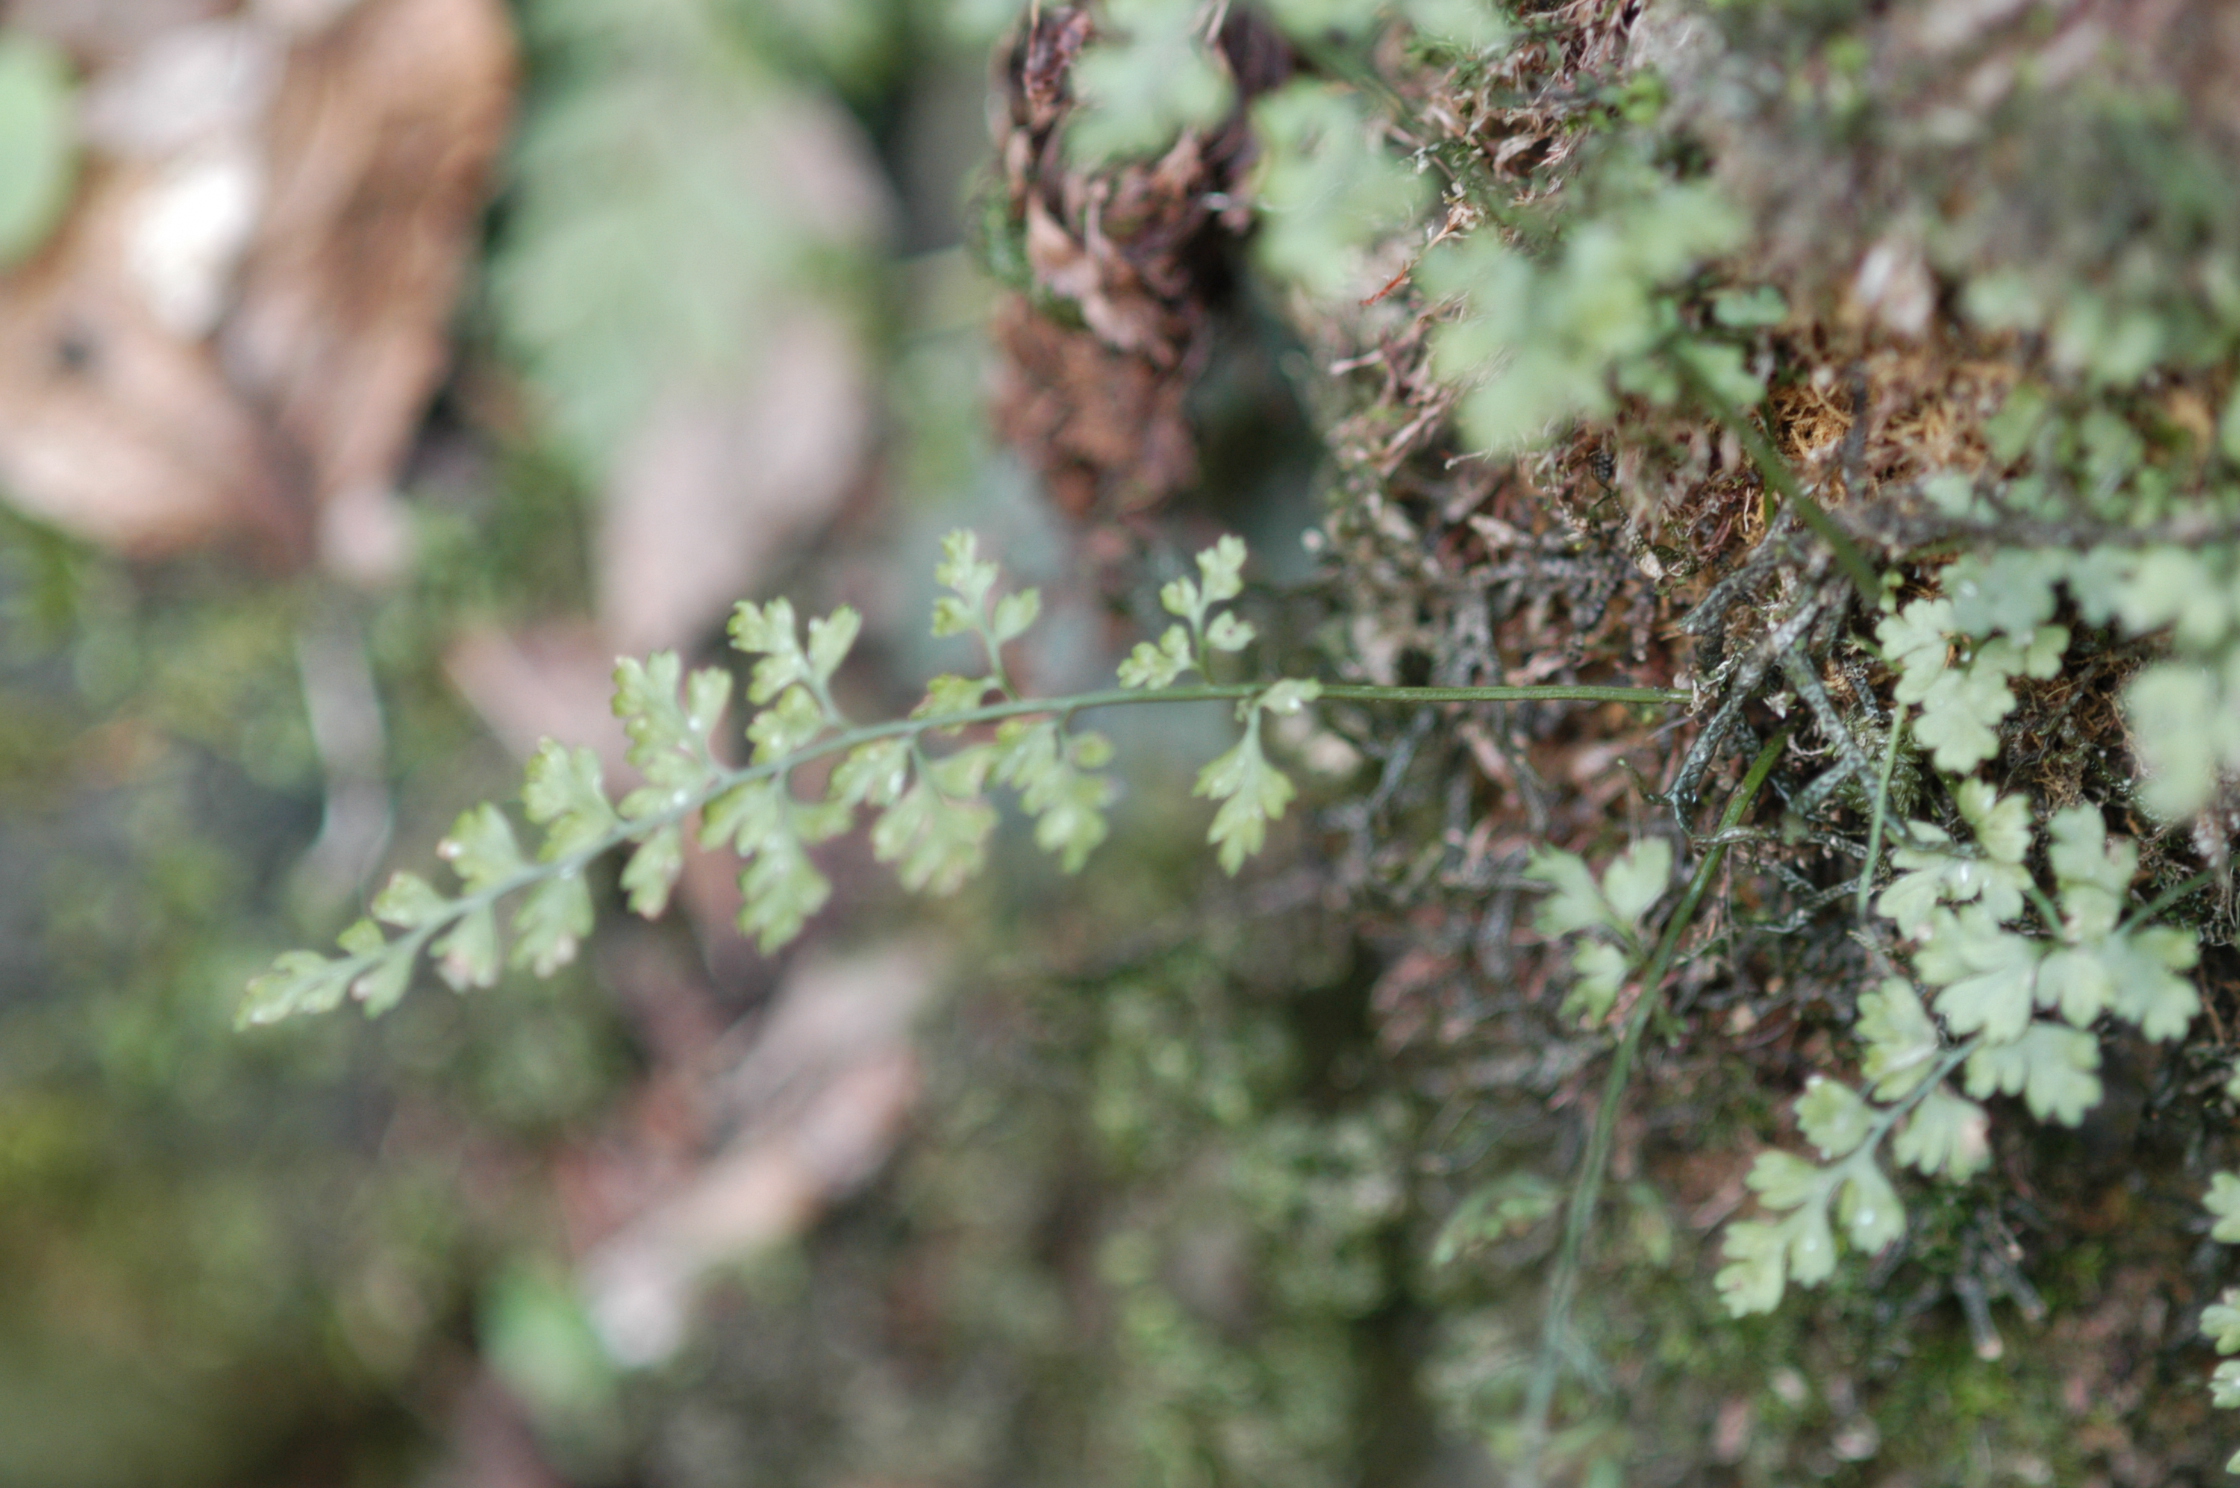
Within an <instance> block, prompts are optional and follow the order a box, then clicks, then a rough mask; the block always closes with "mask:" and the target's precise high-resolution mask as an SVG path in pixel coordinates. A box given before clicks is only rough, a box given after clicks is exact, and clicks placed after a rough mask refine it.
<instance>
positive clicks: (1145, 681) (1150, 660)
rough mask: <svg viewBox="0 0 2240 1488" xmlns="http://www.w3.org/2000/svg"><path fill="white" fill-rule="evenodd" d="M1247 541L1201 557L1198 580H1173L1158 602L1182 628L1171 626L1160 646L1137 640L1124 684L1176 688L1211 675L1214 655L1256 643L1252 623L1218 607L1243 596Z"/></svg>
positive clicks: (1229, 540)
mask: <svg viewBox="0 0 2240 1488" xmlns="http://www.w3.org/2000/svg"><path fill="white" fill-rule="evenodd" d="M1244 556H1245V554H1244V542H1243V540H1242V539H1241V538H1235V537H1225V538H1223V539H1221V541H1219V542H1217V543H1215V544H1214V545H1213V546H1212V547H1210V548H1208V549H1206V550H1205V551H1204V552H1203V553H1200V554H1199V555H1198V577H1197V578H1195V579H1191V578H1180V579H1173V580H1170V581H1169V582H1168V583H1166V584H1165V585H1164V586H1162V587H1161V588H1160V590H1159V603H1160V605H1161V606H1162V607H1164V608H1165V610H1166V612H1167V613H1168V614H1170V615H1177V616H1180V617H1181V620H1182V623H1181V624H1179V625H1170V626H1168V627H1167V629H1166V632H1165V633H1164V634H1163V635H1161V636H1160V637H1159V640H1158V642H1157V643H1156V644H1154V643H1152V642H1150V641H1138V642H1137V643H1136V648H1135V650H1134V651H1133V652H1132V653H1131V654H1130V655H1129V656H1128V659H1127V660H1125V661H1123V662H1121V663H1120V685H1121V686H1122V687H1141V688H1147V689H1150V690H1153V691H1157V690H1158V689H1161V688H1166V687H1172V686H1174V684H1175V683H1176V682H1178V681H1179V680H1181V679H1182V677H1183V676H1184V675H1186V674H1187V673H1190V672H1196V673H1198V674H1199V675H1200V676H1204V675H1205V674H1206V668H1207V666H1208V665H1209V664H1210V663H1211V660H1212V653H1213V652H1216V651H1221V652H1236V651H1242V650H1243V649H1244V648H1245V647H1247V646H1249V645H1251V644H1252V642H1253V639H1254V637H1253V629H1252V625H1251V622H1249V621H1246V620H1240V619H1238V618H1237V617H1236V615H1235V614H1233V613H1231V612H1229V611H1227V610H1223V611H1221V612H1219V613H1214V611H1213V606H1215V605H1217V604H1225V603H1227V602H1228V601H1230V600H1232V599H1235V598H1236V597H1237V596H1238V595H1240V594H1242V593H1244Z"/></svg>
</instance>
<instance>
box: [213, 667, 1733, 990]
mask: <svg viewBox="0 0 2240 1488" xmlns="http://www.w3.org/2000/svg"><path fill="white" fill-rule="evenodd" d="M1267 686H1268V684H1266V683H1259V682H1236V683H1220V684H1209V685H1205V686H1198V687H1167V688H1160V689H1156V690H1142V689H1129V688H1110V689H1107V690H1104V691H1101V692H1084V693H1076V694H1074V695H1073V696H1071V697H1055V698H1007V699H1005V700H1004V701H1003V702H1000V703H990V704H988V705H987V706H985V707H980V708H968V709H965V710H964V711H962V712H957V713H942V714H937V715H934V716H931V717H924V718H897V719H891V720H889V721H887V722H885V723H876V724H865V725H861V726H859V727H855V728H847V729H843V730H841V731H840V732H838V733H834V734H828V735H826V736H825V737H824V738H821V739H817V740H814V741H813V742H811V743H808V744H805V745H803V746H802V747H801V748H799V749H796V750H793V751H792V752H791V753H788V754H785V755H782V756H780V757H779V758H777V759H774V760H766V761H763V762H762V763H759V764H750V765H741V766H738V767H735V768H725V767H722V766H715V765H713V762H712V761H711V762H710V764H711V766H712V767H711V768H710V770H709V773H708V776H707V778H706V779H705V780H703V781H702V782H701V783H700V785H699V786H698V787H697V788H695V789H692V790H689V791H684V792H682V793H680V794H679V795H678V797H677V798H676V800H675V801H674V803H673V804H671V805H669V806H667V807H665V808H663V809H662V810H660V811H657V812H651V813H649V814H647V815H644V816H638V817H632V818H630V819H628V820H626V821H618V822H616V824H615V825H614V827H613V828H612V829H610V830H609V831H607V832H606V833H604V834H602V835H601V836H599V837H598V838H595V839H594V840H592V841H590V842H587V843H585V844H584V845H583V846H582V847H580V848H578V849H576V850H575V851H574V852H571V853H566V854H564V855H562V856H560V857H557V858H551V859H547V860H545V861H542V862H537V863H531V864H527V865H525V866H523V867H522V868H521V869H520V870H519V871H518V872H515V873H511V874H508V875H507V876H506V877H504V878H502V879H499V880H497V881H496V882H494V883H490V884H486V885H484V886H483V887H482V888H480V889H477V890H475V891H474V892H473V893H469V894H463V895H461V896H460V897H458V898H456V899H451V900H447V901H445V903H444V906H443V912H442V913H441V914H438V915H434V916H431V917H430V918H428V919H426V920H424V921H422V922H421V923H419V924H417V925H414V926H412V927H410V929H409V930H408V931H407V932H406V933H405V934H404V935H401V936H399V937H398V938H397V939H395V940H392V941H390V942H389V943H388V944H387V945H386V946H384V947H383V948H382V949H381V950H379V951H375V952H371V953H368V954H363V955H355V956H349V957H345V958H343V959H342V960H340V961H339V962H337V963H336V970H337V972H338V974H339V975H341V976H343V977H344V978H346V979H347V980H350V981H355V980H356V979H357V978H358V977H359V976H361V975H362V974H364V973H365V972H367V971H370V970H371V969H372V968H373V967H375V966H377V965H379V964H381V963H382V962H385V961H387V960H389V959H391V958H392V957H393V956H398V955H405V956H417V955H418V954H419V953H420V951H421V950H422V948H424V947H425V946H426V945H427V944H428V943H429V942H430V941H431V940H433V939H434V938H435V937H436V936H437V935H438V934H440V933H441V932H442V931H444V930H445V929H447V928H449V927H450V926H452V925H455V924H457V923H458V922H459V921H460V920H462V919H464V918H466V917H467V916H468V915H470V914H473V913H475V912H476V911H477V910H481V909H486V908H489V907H490V906H492V905H495V904H496V903H497V902H498V901H499V900H501V899H504V898H505V897H507V896H508V895H510V894H517V893H519V892H521V891H522V890H523V889H527V888H530V887H532V886H534V885H536V884H539V883H542V882H544V881H545V880H546V879H549V878H557V877H561V876H563V875H566V874H570V873H580V872H582V871H583V870H584V869H585V868H588V867H589V866H590V865H591V864H592V863H593V862H594V861H596V860H597V859H599V858H601V857H603V856H605V855H606V854H607V853H610V852H612V851H614V850H615V849H616V848H618V847H621V846H623V845H625V844H626V843H632V842H643V841H645V840H646V839H647V838H650V837H652V836H653V835H654V834H655V833H656V832H659V831H662V830H663V829H665V828H668V827H674V826H679V825H681V824H682V823H683V822H684V821H685V820H686V819H688V818H689V817H690V816H691V815H692V814H693V813H694V812H696V811H699V810H700V809H701V808H702V807H704V806H706V805H707V804H708V803H709V802H711V801H713V800H714V799H715V798H716V797H718V796H720V795H722V794H723V793H724V792H725V791H728V790H731V789H733V788H735V787H737V786H741V785H747V784H751V783H754V782H756V781H761V780H767V779H770V778H771V777H773V776H777V777H783V776H784V775H786V774H787V773H788V772H790V771H792V770H795V769H798V768H799V767H801V766H802V765H805V764H808V763H809V762H810V761H812V760H817V759H822V758H825V757H826V756H829V755H834V754H844V753H846V752H848V751H849V750H852V749H856V748H859V747H861V746H862V745H865V744H874V743H877V742H879V741H881V740H883V739H893V738H906V739H908V740H910V741H911V743H912V746H913V748H915V746H916V744H917V742H918V740H919V739H921V738H922V737H923V736H924V735H925V734H927V733H929V732H931V731H933V730H935V729H959V728H968V727H971V726H972V725H975V724H986V723H1000V722H1002V721H1004V720H1005V719H1010V718H1022V717H1032V716H1035V715H1039V714H1057V715H1060V716H1062V717H1070V716H1071V715H1072V714H1074V713H1078V712H1081V711H1083V710H1085V709H1090V708H1119V707H1133V706H1138V705H1141V704H1146V703H1214V702H1242V701H1244V700H1245V699H1247V698H1252V697H1257V696H1259V695H1260V694H1261V693H1262V692H1264V691H1266V690H1267ZM820 691H821V689H820ZM1319 697H1320V698H1321V699H1322V700H1325V701H1331V702H1360V703H1402V704H1409V703H1412V704H1419V705H1420V704H1426V703H1634V704H1642V705H1649V706H1657V705H1665V706H1669V705H1672V704H1678V703H1685V702H1688V701H1689V700H1690V695H1689V694H1687V693H1685V692H1674V691H1671V690H1669V689H1665V688H1656V687H1599V686H1565V685H1560V684H1559V685H1550V686H1528V687H1377V686H1370V685H1364V684H1355V683H1331V684H1326V685H1324V686H1323V687H1322V689H1321V692H1320V694H1319ZM821 701H824V702H825V706H826V716H827V717H836V716H838V715H837V710H835V709H833V708H832V707H831V705H830V703H829V700H821ZM1257 718H1258V715H1257V714H1255V715H1254V720H1255V723H1256V722H1257ZM921 763H922V760H921ZM246 1017H247V1010H246V1009H245V1010H244V1012H243V1018H244V1019H246Z"/></svg>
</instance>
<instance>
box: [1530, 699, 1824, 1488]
mask: <svg viewBox="0 0 2240 1488" xmlns="http://www.w3.org/2000/svg"><path fill="white" fill-rule="evenodd" d="M1788 743H1789V735H1788V733H1787V732H1786V731H1784V732H1782V733H1779V734H1776V735H1774V737H1773V739H1772V741H1771V742H1770V743H1768V744H1767V745H1766V747H1765V748H1764V749H1761V750H1760V751H1758V757H1757V759H1756V760H1754V761H1752V762H1751V765H1750V771H1749V773H1748V774H1746V775H1744V776H1743V777H1742V784H1741V785H1740V786H1738V787H1736V789H1735V793H1734V795H1733V796H1732V797H1730V798H1729V799H1728V801H1727V809H1726V810H1725V812H1723V813H1722V814H1721V815H1720V818H1719V826H1718V830H1717V831H1716V832H1714V833H1713V835H1712V839H1711V843H1710V845H1709V846H1708V847H1706V848H1705V849H1704V853H1703V860H1702V861H1701V862H1699V863H1698V864H1696V871H1695V873H1694V875H1693V876H1692V877H1690V878H1689V880H1688V887H1687V891H1686V892H1685V893H1683V894H1682V895H1681V896H1680V903H1679V906H1678V907H1677V908H1676V909H1674V910H1673V912H1672V918H1671V919H1669V920H1667V921H1666V922H1665V927H1664V934H1663V935H1662V936H1661V937H1660V938H1659V939H1658V941H1657V948H1656V951H1655V953H1654V954H1652V955H1651V956H1650V958H1649V964H1648V965H1647V966H1646V967H1644V968H1643V970H1642V973H1641V995H1640V996H1639V998H1637V999H1636V1000H1635V1002H1634V1005H1633V1009H1632V1011H1631V1012H1630V1013H1628V1014H1627V1016H1626V1026H1625V1031H1624V1032H1623V1033H1622V1034H1621V1035H1620V1036H1619V1039H1618V1047H1617V1051H1616V1053H1614V1054H1613V1055H1612V1056H1611V1061H1610V1073H1609V1074H1608V1075H1606V1076H1605V1077H1604V1078H1603V1082H1602V1100H1601V1102H1600V1104H1599V1105H1597V1106H1596V1108H1595V1113H1594V1127H1593V1129H1592V1130H1591V1131H1589V1133H1588V1134H1587V1151H1586V1157H1585V1159H1584V1161H1583V1162H1581V1164H1580V1167H1579V1180H1578V1182H1577V1183H1576V1184H1575V1185H1574V1186H1573V1187H1572V1190H1571V1203H1570V1206H1569V1208H1568V1209H1567V1210H1566V1211H1565V1214H1564V1223H1563V1243H1562V1248H1561V1249H1560V1250H1559V1251H1558V1252H1557V1255H1556V1265H1555V1271H1554V1274H1553V1276H1552V1277H1551V1279H1550V1281H1549V1285H1548V1304H1547V1311H1546V1313H1545V1315H1544V1316H1543V1318H1542V1320H1541V1327H1540V1354H1539V1358H1538V1359H1537V1361H1536V1362H1535V1363H1534V1366H1533V1372H1532V1384H1531V1388H1530V1390H1529V1391H1528V1393H1527V1394H1526V1397H1525V1430H1524V1460H1523V1464H1522V1467H1521V1471H1520V1473H1519V1475H1518V1478H1517V1484H1518V1488H1539V1485H1540V1470H1541V1458H1542V1456H1543V1455H1544V1454H1545V1452H1546V1449H1547V1443H1548V1426H1549V1421H1550V1418H1551V1416H1552V1414H1553V1412H1554V1409H1555V1396H1556V1377H1557V1375H1558V1374H1559V1373H1560V1372H1561V1360H1562V1352H1563V1338H1564V1334H1565V1333H1567V1332H1568V1331H1570V1326H1571V1303H1572V1300H1573V1298H1574V1297H1575V1296H1576V1295H1577V1293H1578V1289H1579V1271H1580V1267H1581V1263H1582V1261H1583V1259H1584V1257H1585V1252H1586V1241H1587V1232H1588V1230H1589V1229H1590V1228H1592V1226H1593V1224H1594V1211H1595V1206H1596V1204H1597V1203H1598V1202H1599V1201H1600V1199H1601V1195H1602V1179H1603V1175H1604V1174H1605V1172H1606V1171H1607V1170H1608V1169H1609V1166H1610V1149H1611V1147H1612V1145H1613V1143H1614V1142H1615V1140H1616V1137H1617V1127H1618V1120H1617V1118H1618V1103H1619V1101H1620V1100H1621V1099H1622V1098H1623V1097H1624V1095H1625V1089H1626V1082H1627V1080H1628V1079H1629V1078H1631V1076H1632V1074H1633V1060H1634V1055H1635V1053H1636V1052H1637V1051H1638V1050H1639V1049H1640V1047H1641V1036H1642V1034H1643V1033H1644V1032H1646V1031H1647V1029H1648V1027H1649V1018H1650V1015H1651V1014H1652V1013H1654V1012H1655V1011H1656V1008H1657V1005H1658V1000H1659V996H1658V995H1659V993H1660V992H1661V991H1662V989H1663V984H1664V979H1665V975H1666V973H1667V972H1669V971H1670V970H1671V969H1672V962H1673V958H1674V957H1675V956H1677V955H1678V954H1679V952H1680V942H1681V940H1682V939H1683V938H1685V937H1686V935H1687V932H1688V926H1689V924H1690V922H1691V921H1693V920H1694V918H1695V913H1696V910H1697V908H1698V907H1699V906H1700V905H1701V904H1702V903H1703V896H1704V895H1705V894H1706V893H1708V892H1710V889H1711V880H1712V879H1713V877H1715V876H1716V875H1717V874H1718V871H1719V865H1720V864H1721V863H1722V862H1723V861H1725V859H1726V855H1727V846H1728V835H1729V834H1730V833H1732V832H1733V831H1734V829H1735V828H1736V827H1738V826H1740V825H1741V824H1742V818H1743V815H1744V813H1746V812H1747V811H1748V810H1749V809H1750V803H1751V802H1752V801H1753V800H1755V799H1756V798H1757V794H1758V792H1759V790H1760V789H1762V788H1763V787H1764V785H1765V783H1766V777H1767V776H1769V775H1771V774H1772V773H1773V767H1774V765H1775V764H1776V763H1777V762H1779V760H1780V758H1781V751H1782V750H1783V749H1784V748H1786V747H1787V746H1788Z"/></svg>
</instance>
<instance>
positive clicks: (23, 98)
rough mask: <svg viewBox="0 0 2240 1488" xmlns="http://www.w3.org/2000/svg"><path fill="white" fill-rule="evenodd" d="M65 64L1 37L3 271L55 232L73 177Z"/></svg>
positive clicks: (37, 44) (35, 45)
mask: <svg viewBox="0 0 2240 1488" xmlns="http://www.w3.org/2000/svg"><path fill="white" fill-rule="evenodd" d="M75 91H76V90H75V88H74V86H73V84H72V81H71V77H70V61H69V58H67V57H65V56H64V55H63V54H62V52H61V50H60V49H59V48H57V47H54V46H52V45H50V44H48V43H47V42H44V41H41V40H38V39H36V38H34V37H31V36H26V35H23V34H21V33H19V32H14V31H0V269H6V268H10V267H12V266H14V265H15V264H16V263H18V262H20V261H21V260H22V259H24V258H25V257H27V256H28V255H29V254H30V253H31V252H32V251H33V250H34V249H36V248H37V247H38V246H39V245H40V244H41V243H43V242H45V241H46V239H47V235H48V234H49V233H50V232H52V231H53V230H54V226H55V224H56V222H57V221H59V220H60V219H61V216H62V211H63V208H64V207H65V206H67V205H68V204H69V201H70V190H71V186H72V184H73V182H74V181H75V179H76V176H77V158H78V131H77V123H76V118H75V113H76V98H75V97H74V94H75Z"/></svg>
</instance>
